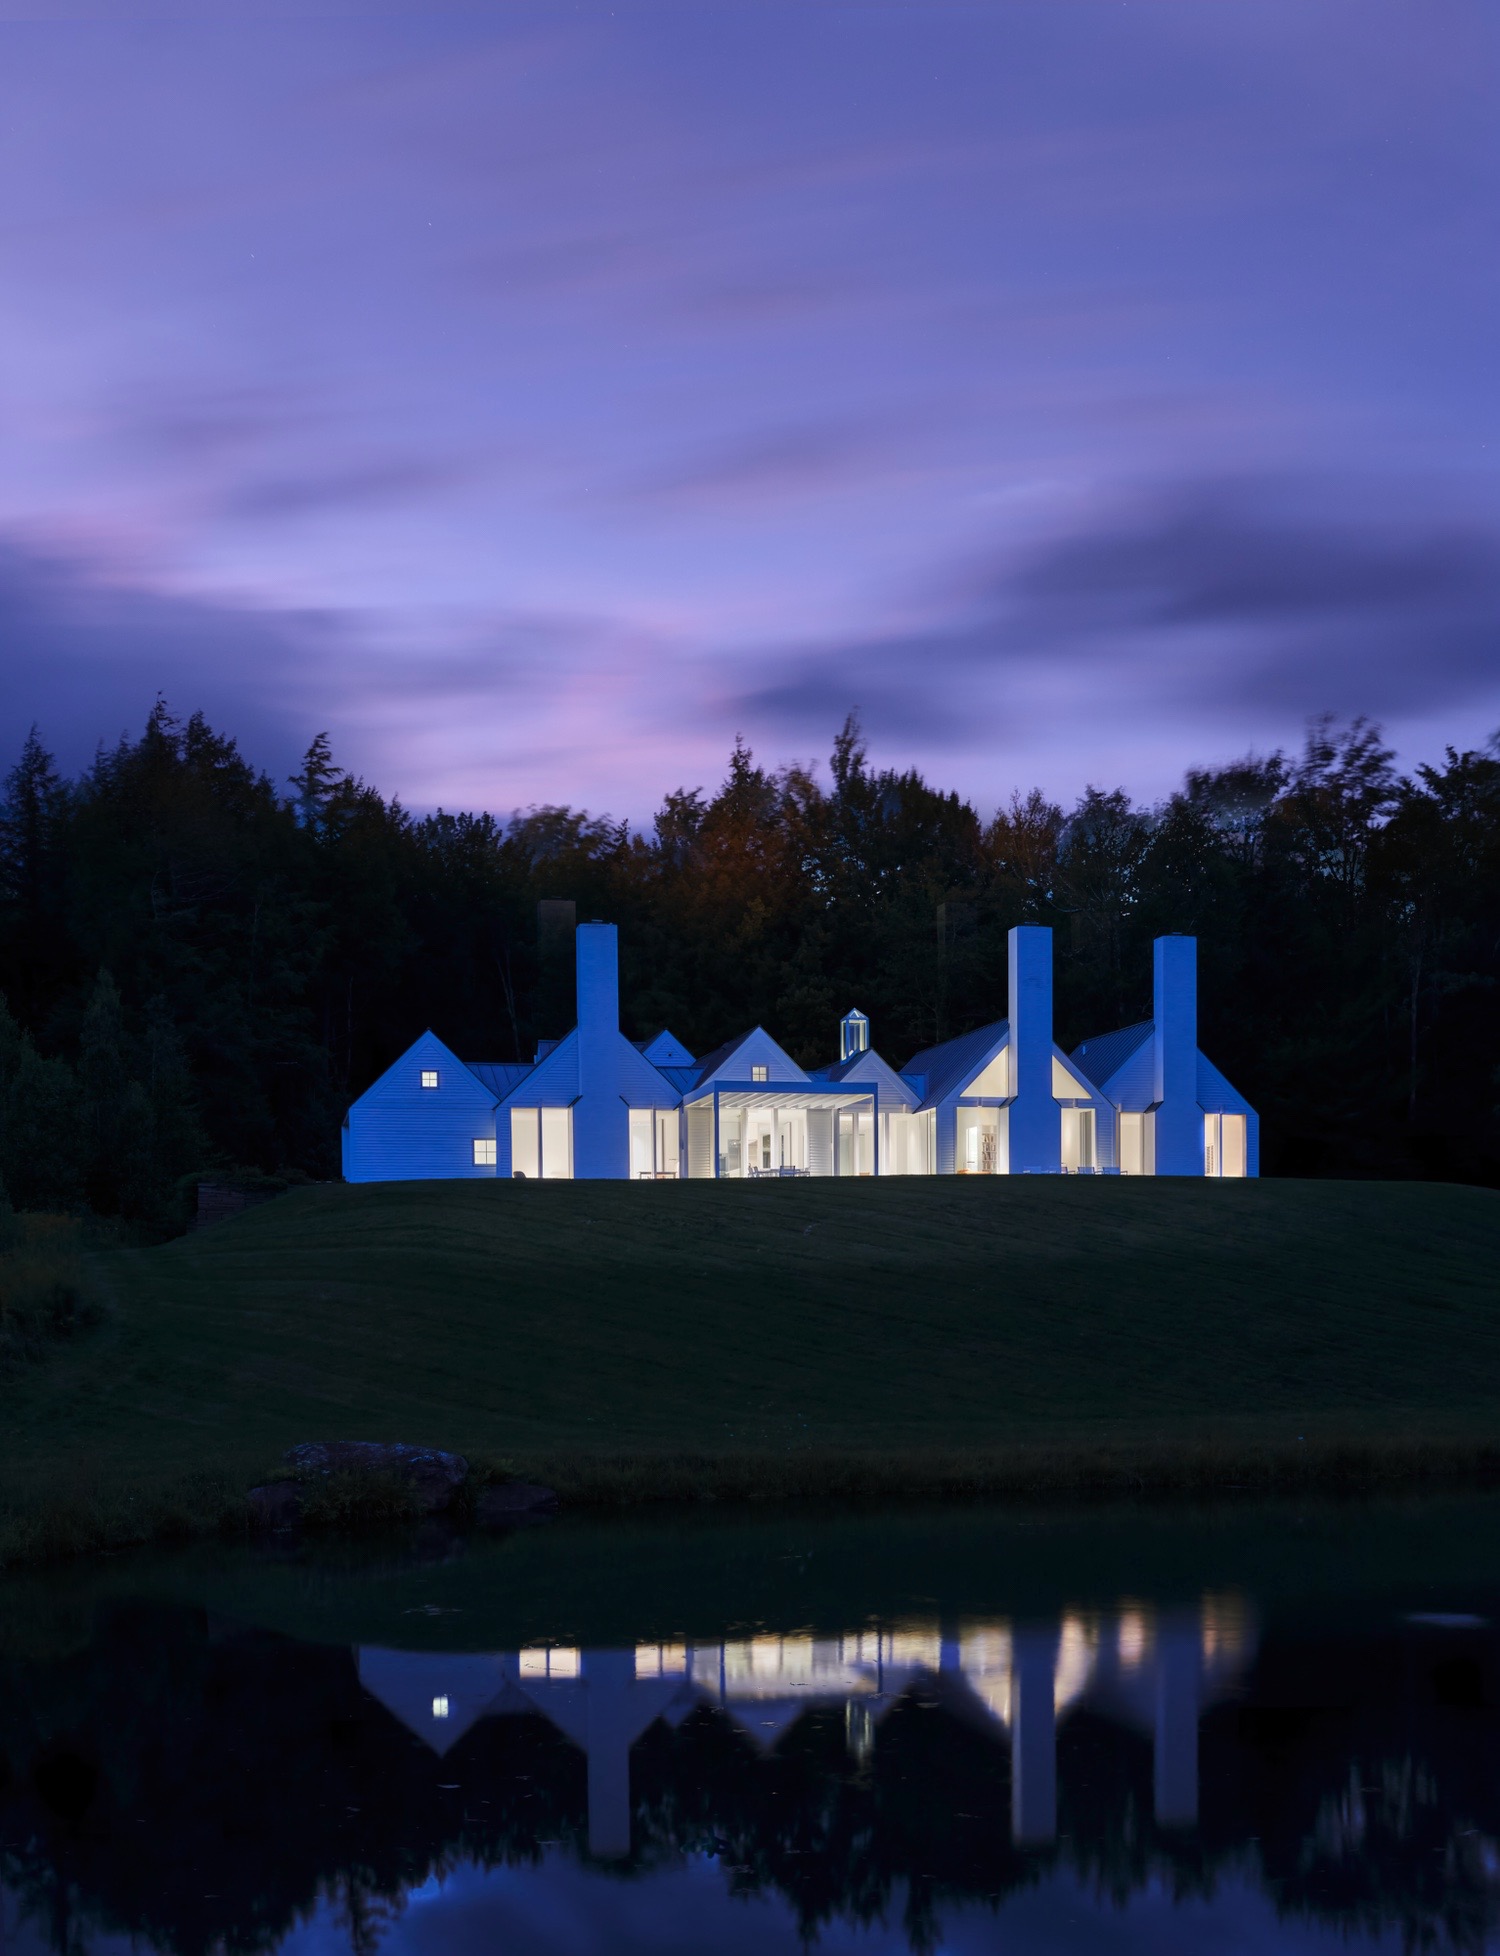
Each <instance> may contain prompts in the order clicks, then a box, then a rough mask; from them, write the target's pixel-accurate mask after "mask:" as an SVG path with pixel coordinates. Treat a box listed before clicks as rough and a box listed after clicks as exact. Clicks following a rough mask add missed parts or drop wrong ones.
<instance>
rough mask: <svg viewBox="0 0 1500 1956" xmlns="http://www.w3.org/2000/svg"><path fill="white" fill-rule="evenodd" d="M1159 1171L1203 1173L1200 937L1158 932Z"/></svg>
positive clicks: (1154, 956) (1154, 955) (1155, 1061)
mask: <svg viewBox="0 0 1500 1956" xmlns="http://www.w3.org/2000/svg"><path fill="white" fill-rule="evenodd" d="M1151 1018H1152V1026H1153V1031H1152V1066H1153V1082H1152V1085H1153V1092H1152V1099H1153V1100H1154V1101H1155V1102H1156V1108H1155V1113H1154V1116H1153V1129H1154V1140H1155V1150H1154V1153H1155V1170H1156V1173H1157V1174H1158V1175H1201V1174H1202V1173H1203V1110H1202V1109H1201V1108H1200V1107H1199V1105H1198V940H1197V938H1196V937H1158V938H1157V940H1156V942H1155V944H1154V945H1153V946H1152V950H1151Z"/></svg>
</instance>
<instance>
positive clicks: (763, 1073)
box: [750, 1066, 771, 1080]
mask: <svg viewBox="0 0 1500 1956" xmlns="http://www.w3.org/2000/svg"><path fill="white" fill-rule="evenodd" d="M770 1077H771V1069H770V1067H769V1066H752V1067H751V1069H750V1078H751V1079H752V1080H769V1079H770Z"/></svg>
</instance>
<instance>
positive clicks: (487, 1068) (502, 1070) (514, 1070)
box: [464, 1060, 531, 1100]
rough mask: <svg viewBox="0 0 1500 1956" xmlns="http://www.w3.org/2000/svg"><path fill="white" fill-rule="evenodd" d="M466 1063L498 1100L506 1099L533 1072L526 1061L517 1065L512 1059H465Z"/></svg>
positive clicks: (476, 1077)
mask: <svg viewBox="0 0 1500 1956" xmlns="http://www.w3.org/2000/svg"><path fill="white" fill-rule="evenodd" d="M464 1065H465V1066H466V1067H468V1069H469V1071H470V1072H471V1073H472V1074H473V1075H474V1078H475V1079H476V1080H478V1081H479V1083H480V1084H481V1085H482V1086H486V1087H488V1088H489V1090H490V1092H491V1093H492V1094H493V1095H494V1096H495V1098H496V1099H497V1100H504V1098H505V1096H506V1095H507V1094H508V1093H509V1092H510V1091H511V1090H512V1088H514V1087H518V1086H520V1084H521V1082H522V1081H523V1080H524V1079H525V1078H526V1076H527V1074H528V1073H530V1072H531V1068H530V1067H529V1066H528V1065H526V1064H525V1062H524V1061H523V1062H522V1063H521V1064H519V1065H516V1064H515V1063H514V1062H512V1061H510V1060H465V1061H464Z"/></svg>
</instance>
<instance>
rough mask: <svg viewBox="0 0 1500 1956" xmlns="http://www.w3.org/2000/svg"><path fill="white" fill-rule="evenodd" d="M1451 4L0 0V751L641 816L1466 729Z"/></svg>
mask: <svg viewBox="0 0 1500 1956" xmlns="http://www.w3.org/2000/svg"><path fill="white" fill-rule="evenodd" d="M1497 409H1500V9H1497V8H1496V7H1495V6H1494V5H1493V4H1492V0H1211V3H1209V0H1181V4H1163V3H1162V0H1151V4H1137V3H1136V0H1127V3H1126V4H1122V3H1121V0H1109V4H1104V3H1103V0H990V4H974V3H973V0H970V3H968V4H946V3H945V0H905V3H904V4H899V3H892V4H874V3H873V0H867V3H865V4H852V3H850V0H798V4H795V5H781V4H778V0H748V3H747V4H734V0H688V3H687V4H681V5H678V4H670V3H668V0H621V4H618V5H615V6H609V5H592V4H568V5H564V4H556V5H551V6H529V5H527V4H524V0H495V4H490V5H486V4H479V3H478V0H466V3H461V0H422V3H421V4H416V0H413V3H412V4H408V5H396V4H378V3H377V0H371V3H370V4H366V5H363V6H360V5H348V4H343V5H341V4H332V0H297V4H295V5H293V4H291V3H290V0H286V4H278V0H255V4H250V0H194V3H193V4H192V5H191V6H187V5H183V4H176V5H172V4H150V0H92V3H91V4H85V3H84V0H45V4H44V0H31V4H28V0H0V715H3V723H0V736H3V741H4V748H5V752H4V754H3V755H0V761H3V762H5V763H6V764H8V760H9V756H10V755H11V754H13V753H14V751H15V750H16V748H17V747H18V746H19V743H20V740H21V738H22V736H23V734H24V732H25V728H26V726H27V724H28V723H29V722H30V721H32V720H37V721H39V722H40V723H41V725H42V729H43V732H44V735H45V736H46V738H47V739H48V741H49V744H51V745H52V746H53V747H54V749H55V750H56V751H57V752H58V753H59V755H60V757H61V758H62V759H63V760H64V761H65V762H66V763H67V764H68V765H69V766H70V767H71V766H77V765H79V764H80V763H82V762H83V761H85V760H86V759H87V757H88V756H89V754H90V753H91V752H92V751H93V748H94V746H95V743H96V742H97V741H98V740H99V739H100V738H101V737H105V738H113V737H115V736H116V735H118V733H119V732H120V731H121V730H122V729H125V728H127V727H128V728H130V729H132V730H135V729H138V728H139V726H140V724H141V722H142V721H143V719H144V717H145V714H146V712H147V710H148V708H149V706H150V703H151V700H152V698H153V697H154V695H155V694H156V693H157V692H158V691H162V692H164V693H165V694H166V695H167V697H168V698H169V700H170V702H171V703H172V704H173V705H174V706H175V707H176V708H178V709H179V710H181V711H186V710H188V709H190V708H192V707H194V706H199V705H201V706H202V707H204V708H205V710H206V711H207V712H208V713H209V715H210V717H211V718H212V719H214V721H215V722H216V724H219V725H221V726H223V727H224V728H226V729H227V730H228V731H231V732H234V733H236V734H238V735H239V737H240V739H241V741H242V744H243V745H244V746H245V748H246V750H247V752H248V753H249V754H250V755H251V756H252V758H254V759H255V760H257V761H259V762H261V763H262V764H264V765H266V766H267V767H269V768H271V769H272V770H273V771H275V772H276V773H278V774H285V773H286V771H287V769H288V767H289V765H290V764H291V761H292V759H293V757H294V756H295V754H296V753H298V752H299V751H300V750H301V748H302V747H303V746H304V745H305V744H306V741H307V739H308V737H309V735H310V734H311V733H313V732H315V731H316V730H317V729H319V728H321V727H325V726H326V727H327V728H328V729H329V730H330V731H331V733H332V736H333V740H334V746H335V752H336V754H337V756H338V758H340V759H341V760H342V761H343V762H344V763H345V764H346V765H350V766H353V767H355V768H357V769H358V770H360V771H361V772H363V773H365V774H366V775H367V776H368V777H369V778H371V779H372V780H374V781H375V782H376V783H377V784H378V785H380V786H381V787H382V788H384V789H386V790H388V791H399V793H400V794H401V795H402V796H403V798H404V799H406V800H407V801H408V802H409V803H411V804H413V805H415V806H418V807H423V806H430V805H432V804H435V803H438V802H442V803H443V804H445V805H446V806H448V807H461V806H467V807H489V808H492V809H495V810H506V809H509V808H511V807H514V806H516V805H519V804H525V803H529V802H533V801H564V800H566V801H572V802H575V803H583V804H585V805H587V806H588V807H590V808H593V809H595V810H605V809H608V810H610V811H612V812H613V813H614V814H616V815H628V816H630V817H631V818H632V819H634V820H636V821H640V820H643V819H645V818H647V817H649V814H650V812H651V810H652V808H653V807H654V806H655V805H656V804H657V802H658V801H659V799H660V797H661V795H662V793H663V791H664V790H666V789H669V788H671V787H674V786H676V785H678V784H679V783H683V784H686V785H689V786H691V785H694V784H697V783H704V784H708V785H712V784H714V783H715V782H716V781H717V780H718V779H719V778H720V777H721V776H722V773H723V764H724V756H725V753H726V750H727V748H728V746H729V744H730V741H731V740H732V738H733V736H734V734H735V733H736V731H743V733H744V734H745V735H746V737H747V738H748V739H749V740H750V741H751V743H752V745H754V747H755V748H756V750H757V752H758V753H759V754H760V755H761V756H762V758H764V759H766V760H770V761H774V760H779V759H789V758H793V757H808V756H812V755H820V754H825V753H826V752H827V749H828V745H829V741H830V737H831V735H832V734H833V732H834V731H835V729H836V728H837V726H838V724H839V722H840V721H841V720H842V718H843V716H844V714H845V712H846V711H847V710H848V709H849V708H850V707H858V708H859V709H860V711H861V713H862V716H863V718H864V722H865V725H866V727H867V730H868V732H869V735H870V739H871V747H872V751H873V754H874V756H875V757H876V758H877V759H878V760H879V761H881V762H882V763H895V764H899V765H907V764H912V763H914V764H916V765H919V766H920V767H922V768H923V769H924V770H925V771H927V772H928V773H929V774H930V776H931V777H932V778H934V779H935V780H936V781H937V782H939V783H940V784H941V785H943V786H956V787H959V788H961V789H963V790H964V791H965V792H967V793H968V794H970V795H971V796H973V797H974V798H975V799H976V801H977V802H978V803H979V804H980V805H981V807H982V808H984V809H986V810H987V809H988V808H990V807H992V806H993V805H994V804H995V803H996V802H998V801H999V800H1001V799H1003V798H1004V797H1005V796H1007V795H1008V794H1009V792H1010V790H1011V789H1012V788H1013V787H1015V786H1022V787H1026V786H1029V785H1031V784H1032V783H1033V782H1039V783H1041V784H1042V785H1043V786H1045V787H1047V788H1049V789H1050V790H1052V791H1053V792H1055V793H1057V794H1059V795H1062V796H1064V797H1068V798H1071V797H1072V796H1073V795H1074V794H1076V793H1077V792H1078V791H1079V790H1080V789H1081V788H1082V787H1083V786H1084V784H1085V783H1086V782H1088V781H1093V782H1096V783H1098V784H1099V785H1101V786H1114V785H1116V784H1117V783H1119V784H1124V785H1126V786H1128V787H1129V788H1131V789H1132V790H1134V791H1135V792H1137V793H1138V794H1142V795H1146V796H1154V795H1157V794H1160V793H1162V792H1164V791H1166V790H1167V789H1168V788H1170V787H1171V786H1172V785H1174V783H1175V782H1176V780H1177V779H1178V777H1179V776H1180V773H1181V771H1182V769H1183V767H1184V766H1185V765H1186V764H1188V763H1189V762H1195V761H1205V760H1215V759H1228V758H1231V757H1233V756H1234V755H1236V754H1238V753H1241V752H1243V751H1244V750H1245V749H1246V748H1248V747H1252V746H1261V747H1264V746H1268V745H1276V744H1291V745H1295V744H1296V743H1297V742H1298V741H1299V739H1300V734H1301V727H1302V723H1303V721H1304V719H1305V718H1306V717H1307V716H1308V715H1309V714H1312V713H1316V712H1319V711H1323V710H1330V711H1333V712H1335V713H1338V714H1342V715H1347V714H1353V713H1356V712H1366V713H1370V714H1373V715H1375V716H1377V717H1379V718H1381V719H1383V720H1384V721H1385V723H1386V725H1387V728H1388V730H1389V731H1390V733H1391V735H1392V736H1393V738H1394V740H1395V742H1396V744H1397V745H1398V747H1399V749H1400V751H1401V754H1402V757H1403V759H1404V760H1406V761H1408V762H1414V761H1416V760H1420V759H1424V758H1428V757H1435V756H1436V754H1437V753H1438V752H1439V750H1440V749H1441V747H1442V745H1443V744H1444V743H1445V742H1448V741H1452V742H1455V743H1457V744H1459V745H1461V746H1462V745H1470V746H1472V745H1477V744H1479V743H1481V742H1482V741H1483V740H1484V739H1485V738H1486V737H1487V736H1488V735H1489V734H1490V733H1492V732H1493V731H1494V730H1495V728H1496V727H1497V726H1500V466H1497V465H1500V413H1497Z"/></svg>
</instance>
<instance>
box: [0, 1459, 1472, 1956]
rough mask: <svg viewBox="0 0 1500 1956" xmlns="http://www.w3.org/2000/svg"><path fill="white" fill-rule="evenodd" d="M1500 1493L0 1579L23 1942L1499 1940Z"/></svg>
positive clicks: (587, 1534)
mask: <svg viewBox="0 0 1500 1956" xmlns="http://www.w3.org/2000/svg"><path fill="white" fill-rule="evenodd" d="M1497 1548H1500V1500H1495V1499H1492V1498H1489V1497H1482V1496H1467V1497H1458V1496H1455V1497H1444V1498H1426V1499H1420V1500H1419V1499H1413V1500H1408V1501H1381V1502H1361V1503H1357V1504H1353V1503H1345V1504H1337V1503H1314V1502H1304V1503H1300V1504H1292V1505H1286V1504H1280V1505H1275V1504H1263V1503H1253V1502H1249V1501H1246V1502H1244V1503H1242V1504H1240V1505H1231V1506H1220V1507H1214V1508H1185V1507H1183V1508H1157V1509H1151V1508H1131V1507H1124V1506H1118V1505H1116V1506H1099V1507H1095V1508H1093V1509H1088V1510H1063V1509H1058V1508H1053V1509H1032V1510H1024V1509H1019V1508H1005V1509H1002V1508H969V1509H933V1508H922V1507H906V1508H900V1509H894V1510H868V1509H866V1510H858V1511H850V1512H846V1513H842V1514H840V1513H809V1512H807V1511H805V1510H804V1511H801V1512H797V1513H789V1512H787V1513H767V1512H755V1513H749V1514H746V1513H740V1514H728V1513H726V1514H723V1515H716V1514H714V1513H713V1511H707V1512H705V1513H703V1514H696V1515H687V1516H671V1517H657V1518H651V1517H649V1516H648V1517H645V1518H641V1517H637V1518H634V1519H625V1520H612V1521H596V1520H587V1519H582V1518H563V1519H562V1520H559V1521H557V1522H555V1523H552V1524H550V1525H546V1526H541V1527H536V1528H531V1529H527V1530H524V1531H520V1532H517V1533H515V1534H513V1535H511V1536H509V1537H497V1538H468V1539H464V1538H454V1537H451V1536H447V1535H444V1534H442V1533H439V1532H433V1533H431V1534H428V1535H423V1534H418V1535H415V1536H413V1537H412V1538H411V1539H409V1540H404V1541H401V1542H398V1543H392V1542H384V1543H380V1544H376V1545H366V1546H360V1545H352V1546H351V1545H343V1546H340V1545H330V1544H328V1543H326V1542H325V1543H323V1544H321V1545H319V1544H314V1543H310V1542H308V1543H295V1542H290V1541H280V1542H273V1543H271V1544H268V1545H264V1546H256V1547H248V1548H247V1547H242V1546H235V1547H228V1546H225V1547H214V1548H210V1549H200V1550H194V1551H191V1552H182V1553H175V1554H170V1555H167V1554H162V1555H149V1556H118V1557H112V1558H108V1559H106V1560H104V1561H101V1562H97V1563H93V1564H91V1565H88V1566H87V1567H82V1566H80V1567H69V1568H66V1569H60V1570H56V1571H51V1572H43V1573H40V1574H34V1575H27V1576H13V1577H11V1578H10V1579H9V1580H8V1581H6V1582H4V1583H0V1949H3V1950H4V1952H5V1956H41V1952H44V1951H55V1952H59V1956H63V1953H66V1956H82V1952H94V1951H116V1950H118V1951H120V1952H122V1956H123V1952H124V1951H126V1950H127V1949H131V1950H134V1951H137V1952H139V1951H144V1950H160V1951H164V1952H173V1956H209V1952H219V1951H223V1952H240V1951H244V1952H251V1951H254V1952H271V1951H278V1952H286V1953H287V1956H293V1953H294V1952H295V1953H296V1956H301V1953H302V1952H314V1951H316V1952H320V1953H321V1952H325V1951H326V1952H335V1951H344V1950H349V1951H352V1952H355V1956H363V1953H364V1952H374V1951H376V1950H380V1951H382V1952H387V1953H388V1956H403V1953H404V1952H412V1953H413V1956H415V1953H416V1952H426V1951H437V1950H442V1951H444V1952H454V1951H457V1952H463V1951H467V1950H470V1949H472V1950H473V1951H475V1952H476V1956H478V1952H480V1951H484V1952H486V1953H488V1952H492V1951H496V1952H498V1951H502V1950H503V1951H505V1952H507V1956H523V1953H524V1956H533V1953H534V1956H561V1952H586V1951H587V1952H593V1951H600V1952H613V1951H631V1952H633V1951H641V1952H646V1951H651V1952H679V1951H680V1952H689V1951H693V1952H697V1951H703V1950H714V1951H723V1952H736V1951H745V1952H751V1951H755V1952H767V1951H772V1952H774V1951H780V1950H786V1951H801V1950H803V1949H805V1948H807V1947H809V1946H813V1947H816V1948H818V1949H820V1950H826V1951H860V1952H869V1956H877V1953H880V1956H883V1953H884V1952H892V1956H894V1952H897V1951H907V1950H915V1951H930V1952H937V1951H951V1952H970V1951H974V1952H978V1951H992V1950H993V1951H1000V1950H1004V1951H1006V1952H1015V1951H1071V1950H1085V1949H1087V1950H1109V1951H1118V1952H1126V1951H1137V1950H1139V1951H1147V1950H1150V1951H1153V1952H1160V1951H1174V1950H1184V1951H1186V1950H1202V1949H1209V1948H1212V1949H1215V1950H1235V1951H1249V1950H1265V1951H1291V1950H1295V1951H1312V1950H1319V1951H1321V1950H1327V1951H1330V1952H1332V1951H1334V1950H1350V1949H1354V1950H1375V1949H1380V1950H1387V1949H1388V1950H1406V1949H1413V1948H1421V1949H1433V1950H1455V1951H1478V1950H1481V1949H1484V1948H1487V1947H1491V1946H1493V1939H1494V1938H1495V1936H1496V1934H1497V1930H1500V1716H1497V1712H1500V1557H1497Z"/></svg>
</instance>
